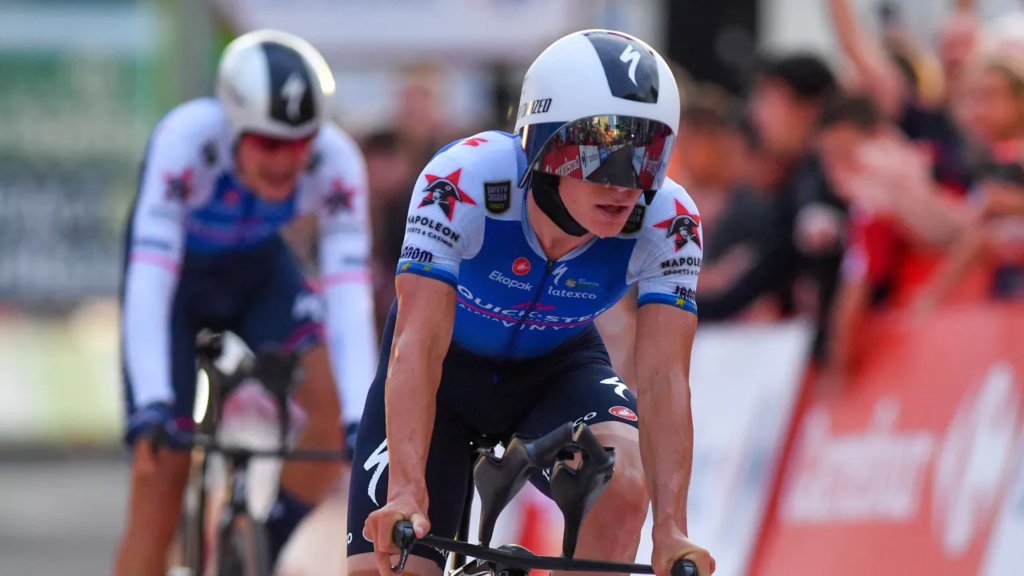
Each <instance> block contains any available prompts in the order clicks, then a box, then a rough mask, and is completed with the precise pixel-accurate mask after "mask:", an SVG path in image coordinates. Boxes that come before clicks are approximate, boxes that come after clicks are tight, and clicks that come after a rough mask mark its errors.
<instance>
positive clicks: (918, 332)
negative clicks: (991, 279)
mask: <svg viewBox="0 0 1024 576" xmlns="http://www.w3.org/2000/svg"><path fill="white" fill-rule="evenodd" d="M876 342H877V349H876V352H874V354H873V356H872V357H871V361H870V365H869V366H867V367H866V368H865V370H864V372H863V373H862V374H861V376H860V377H859V378H858V379H857V380H856V381H854V382H852V383H851V384H850V387H849V389H848V390H847V392H846V393H845V394H844V395H842V396H841V397H837V398H833V399H827V400H822V401H819V402H815V403H812V404H811V406H810V407H809V408H808V410H807V412H806V413H805V414H804V416H803V418H802V420H801V422H800V426H799V428H798V431H797V438H796V442H795V445H794V450H793V453H792V455H791V457H790V458H788V459H787V461H786V463H785V465H784V471H783V476H782V483H781V487H780V494H779V498H778V502H777V509H776V510H775V515H774V516H773V517H772V518H771V519H770V521H769V523H768V526H767V529H766V531H765V534H764V538H765V540H764V542H763V545H762V547H761V551H762V553H761V556H760V558H759V559H758V561H757V562H756V565H755V567H754V569H753V570H752V574H757V575H759V576H761V575H764V576H774V575H783V574H785V575H815V576H817V575H829V576H844V575H850V576H862V575H863V574H871V575H872V576H886V575H890V574H891V575H893V576H896V575H900V576H905V575H908V574H979V573H980V571H981V567H982V565H983V564H984V562H985V557H986V552H987V550H988V548H989V540H990V537H991V536H992V532H993V530H992V529H993V526H994V525H995V521H996V519H998V518H1000V517H1001V516H1006V513H1011V515H1012V516H1015V517H1016V516H1020V517H1021V518H1020V519H1018V521H1019V522H1017V523H1016V525H1019V524H1020V521H1024V509H1021V508H1018V507H1017V506H1014V505H1013V501H1014V498H1010V497H1008V494H1009V493H1010V487H1011V485H1012V484H1013V481H1014V480H1015V477H1016V476H1017V471H1018V469H1019V463H1020V457H1021V451H1022V448H1024V443H1022V438H1024V437H1022V431H1024V427H1022V424H1024V306H1019V305H1018V306H1015V307H998V306H990V307H972V308H968V310H954V311H950V312H948V313H946V314H944V315H943V316H941V317H938V318H935V319H934V320H932V321H930V322H929V323H927V325H922V326H916V327H914V328H912V329H908V328H907V327H906V326H904V325H902V324H900V323H899V322H898V321H895V320H894V321H893V322H892V323H891V324H890V325H887V326H883V327H882V328H881V329H880V333H879V337H878V338H876ZM1006 506H1013V507H1014V508H1017V509H1011V510H1009V511H1007V510H1004V508H1005V507H1006ZM1005 512H1006V513H1005ZM1004 524H1007V523H1006V522H1005V521H1000V525H1004ZM1011 524H1014V523H1011ZM995 540H996V538H992V541H995ZM1019 545H1020V546H1024V542H1020V543H1019ZM1004 566H1006V569H1007V570H1010V567H1009V566H1007V565H1004ZM1013 570H1021V572H1004V570H1002V569H998V570H993V569H992V568H991V567H988V568H987V569H986V570H985V572H986V573H989V574H1002V573H1006V574H1010V573H1013V574H1024V568H1021V567H1020V566H1014V567H1013Z"/></svg>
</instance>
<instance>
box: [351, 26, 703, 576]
mask: <svg viewBox="0 0 1024 576" xmlns="http://www.w3.org/2000/svg"><path fill="white" fill-rule="evenodd" d="M678 123H679V93H678V91H677V88H676V83H675V79H674V78H673V76H672V73H671V72H670V70H669V68H668V66H667V64H666V63H665V61H664V60H663V59H662V58H661V56H660V55H658V54H657V53H656V52H654V50H652V49H651V48H650V47H649V46H647V45H646V44H645V43H643V42H641V41H639V40H637V39H635V38H632V37H629V36H626V35H624V34H619V33H617V32H608V31H600V30H593V31H586V32H579V33H575V34H571V35H569V36H566V37H565V38H562V39H561V40H559V41H557V42H555V43H554V44H553V45H552V46H550V47H549V48H548V49H547V50H545V51H544V53H542V54H541V55H540V56H539V57H538V58H537V60H536V61H535V62H534V63H533V65H532V66H531V67H530V69H529V71H528V72H527V74H526V79H525V81H524V85H523V92H522V98H521V102H520V107H519V110H518V121H517V124H516V130H517V134H516V135H514V136H513V135H509V134H505V133H501V132H484V133H482V134H478V135H476V136H474V137H472V138H468V139H466V140H462V141H460V142H457V143H453V145H450V146H449V147H448V148H446V149H444V150H442V151H441V152H440V153H439V154H438V155H437V156H435V157H434V159H433V160H432V161H431V162H430V163H429V164H428V165H427V167H426V169H425V170H424V171H423V173H422V175H421V177H420V179H419V181H418V183H417V188H416V191H415V193H414V197H413V200H412V204H411V206H410V209H409V216H408V220H407V222H408V224H407V228H406V235H405V246H404V248H403V251H402V259H401V261H400V263H399V266H398V276H397V279H396V284H397V292H398V299H397V304H396V307H395V308H393V309H392V313H391V315H390V317H389V319H388V324H387V327H386V329H385V340H384V342H383V344H382V347H381V356H380V363H379V365H378V371H377V377H376V379H375V380H374V382H373V385H372V386H371V387H370V391H369V394H368V396H367V403H366V407H365V409H364V418H363V422H362V424H361V428H360V431H359V437H358V439H357V442H356V454H355V465H354V469H353V475H352V484H351V487H350V491H349V524H348V526H349V530H350V531H351V532H350V533H349V535H348V542H349V544H348V554H349V560H348V574H349V576H369V575H371V574H375V573H377V572H378V571H379V572H380V573H381V574H387V573H389V563H391V562H392V559H391V558H389V557H388V555H389V554H395V553H397V548H396V547H395V546H394V544H393V543H392V527H393V526H394V525H395V523H396V522H397V521H399V520H402V519H409V520H411V521H412V522H413V525H414V527H415V531H416V534H417V536H422V535H424V534H425V533H426V532H427V531H428V530H429V531H430V532H432V533H433V534H436V535H438V536H444V537H452V536H454V534H455V532H456V529H457V527H458V523H459V519H460V516H461V509H462V505H463V502H464V497H465V491H466V490H467V488H468V486H467V482H468V472H469V466H470V459H469V457H468V445H469V442H470V441H471V440H472V439H474V438H475V437H477V436H479V435H481V434H485V435H490V436H493V437H498V438H507V437H508V436H509V435H511V434H512V433H518V434H521V435H527V436H539V435H542V434H545V433H547V432H550V431H551V430H553V429H554V428H556V427H558V426H559V425H561V424H564V423H565V422H568V421H583V422H586V423H587V424H588V425H589V426H590V428H591V429H592V430H593V431H594V433H595V434H596V435H597V437H598V438H599V439H600V440H601V442H602V443H603V444H605V445H606V446H613V447H615V449H616V467H615V474H614V475H613V477H612V480H611V483H610V484H609V486H608V488H607V489H606V491H605V492H604V494H603V496H602V497H601V499H600V500H599V501H598V503H597V505H596V506H595V507H594V509H593V510H592V511H591V512H590V514H589V516H588V517H587V520H586V522H585V523H584V524H583V527H582V530H581V532H580V537H579V544H578V548H577V557H579V558H596V559H604V560H616V561H632V560H633V559H634V558H635V556H636V552H637V547H638V545H639V539H640V530H641V527H642V525H643V523H644V520H645V516H646V513H647V507H648V502H649V499H648V495H650V498H651V499H653V503H654V533H653V537H654V558H653V559H652V564H653V566H654V568H655V570H656V571H657V573H658V574H659V576H668V574H669V569H670V567H671V565H672V564H673V563H674V562H675V561H676V560H678V559H681V558H686V559H690V560H692V561H693V562H695V563H696V565H697V567H698V570H699V573H700V574H701V576H707V575H709V574H711V572H712V570H713V569H714V561H713V560H712V559H711V556H710V555H709V554H708V552H707V551H705V550H703V549H701V548H700V547H698V546H697V545H695V544H694V543H693V542H691V541H690V540H689V539H688V538H687V537H686V504H687V501H686V498H687V492H688V488H689V480H690V467H691V460H692V449H693V429H692V419H691V414H690V394H689V383H688V373H689V363H690V349H691V346H692V344H693V338H694V333H695V331H696V327H697V316H696V307H695V306H694V303H693V302H694V290H695V287H696V285H697V276H698V273H699V271H700V261H701V254H702V250H701V241H702V236H701V226H700V216H699V215H698V213H697V209H696V207H695V206H694V204H693V201H692V200H691V199H690V197H689V195H687V193H686V192H685V191H684V190H683V189H682V187H680V186H679V185H678V184H675V183H674V182H671V181H669V180H667V179H665V177H664V174H665V170H666V166H667V164H668V160H669V158H670V157H671V152H672V143H673V140H674V137H675V131H676V129H677V126H678ZM634 283H638V284H639V305H640V309H639V312H638V320H637V335H636V366H637V380H638V381H637V385H638V390H639V398H637V397H635V396H634V395H633V394H632V393H631V392H630V391H629V390H628V389H627V388H626V385H625V384H623V383H622V381H621V380H620V379H619V377H618V376H617V375H616V373H615V371H614V370H613V369H612V366H611V363H610V361H609V358H608V353H607V351H606V350H605V348H604V344H603V343H602V342H601V338H600V336H599V335H598V332H597V330H596V328H595V327H594V325H593V319H594V318H595V317H596V316H597V315H598V314H600V313H601V312H603V311H605V310H607V309H608V308H610V307H611V306H612V305H613V304H614V303H615V302H616V301H618V300H619V299H620V298H621V297H622V296H623V295H624V294H625V293H626V291H627V289H628V288H629V286H630V285H631V284H634ZM638 415H639V418H638ZM533 480H534V482H535V484H536V485H537V487H538V488H540V489H541V490H542V491H546V489H547V486H546V481H545V479H544V477H543V475H540V474H538V475H537V477H535V478H534V479H533ZM413 554H417V555H419V556H411V557H410V558H409V562H408V564H407V570H408V571H409V572H410V573H413V574H416V575H419V576H426V575H436V574H439V573H440V570H441V565H442V561H443V558H442V556H441V554H440V553H439V552H437V551H435V550H433V549H426V550H424V549H421V548H415V549H414V550H413Z"/></svg>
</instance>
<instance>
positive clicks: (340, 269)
mask: <svg viewBox="0 0 1024 576" xmlns="http://www.w3.org/2000/svg"><path fill="white" fill-rule="evenodd" d="M325 131H328V133H327V134H326V135H325V137H323V138H321V140H320V143H319V144H320V148H321V149H320V150H319V154H320V155H321V157H320V160H319V166H318V168H317V172H318V174H317V178H316V179H315V180H314V181H313V186H315V187H316V188H317V190H316V193H315V194H314V198H317V199H318V201H317V202H316V205H315V206H314V207H313V208H314V211H315V212H316V213H317V216H318V221H319V224H320V250H319V253H320V273H321V288H322V290H323V296H324V299H325V300H326V302H327V326H326V328H327V341H328V348H329V351H330V355H331V368H332V371H333V374H334V381H335V385H336V386H337V388H338V396H339V398H340V399H341V405H342V414H341V418H342V424H351V423H354V422H358V421H359V419H360V418H361V417H362V413H363V405H364V404H365V403H366V393H367V391H368V390H369V388H370V384H371V383H372V382H373V377H374V374H375V372H376V368H377V362H376V361H377V353H378V342H377V329H376V326H375V319H374V310H373V292H372V286H371V283H370V273H369V258H370V224H369V207H368V198H367V184H366V163H365V160H364V159H363V156H362V153H361V152H360V151H359V148H358V146H357V145H356V144H355V143H354V142H353V141H352V140H351V139H349V138H348V137H347V136H345V135H344V134H342V133H340V132H338V131H337V129H335V128H333V127H331V126H329V127H326V128H325Z"/></svg>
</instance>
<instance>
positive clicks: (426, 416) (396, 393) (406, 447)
mask: <svg viewBox="0 0 1024 576" xmlns="http://www.w3.org/2000/svg"><path fill="white" fill-rule="evenodd" d="M443 359H444V353H443V351H442V352H441V353H440V356H438V351H437V350H436V347H435V346H431V344H430V343H429V342H422V341H421V338H418V337H412V338H401V337H396V339H395V343H394V346H393V347H392V351H391V365H390V368H389V370H388V380H387V387H386V389H385V394H384V398H385V406H386V408H385V410H386V414H387V438H388V454H389V458H388V459H389V463H390V466H391V471H390V476H389V479H388V499H389V500H391V499H394V498H397V497H399V496H406V497H407V496H412V497H413V498H414V499H415V500H416V501H419V502H426V499H427V494H426V484H425V481H424V477H425V474H426V468H427V454H428V452H429V449H430V439H431V436H432V434H433V430H434V415H435V402H436V397H437V388H438V385H439V383H440V381H441V365H442V362H443Z"/></svg>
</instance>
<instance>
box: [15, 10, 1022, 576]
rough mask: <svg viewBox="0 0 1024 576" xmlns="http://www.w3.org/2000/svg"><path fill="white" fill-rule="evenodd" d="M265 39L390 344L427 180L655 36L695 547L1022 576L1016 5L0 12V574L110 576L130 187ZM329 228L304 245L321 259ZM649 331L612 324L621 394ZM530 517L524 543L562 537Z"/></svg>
mask: <svg viewBox="0 0 1024 576" xmlns="http://www.w3.org/2000/svg"><path fill="white" fill-rule="evenodd" d="M263 27H274V28H280V29H283V30H286V31H289V32H293V33H296V34H299V35H301V36H303V37H305V38H306V39H308V40H309V41H311V42H312V43H313V44H314V45H315V46H317V48H319V49H320V50H321V52H323V54H324V56H325V57H326V58H327V60H328V62H329V63H330V64H331V66H332V69H333V71H334V74H335V76H336V78H337V83H338V92H337V99H338V101H337V104H336V110H337V114H336V118H335V120H336V122H337V123H338V124H339V125H340V126H341V127H342V128H343V129H344V130H346V131H347V132H349V133H350V134H352V135H353V136H354V137H356V138H357V140H358V141H359V142H360V143H361V146H362V148H363V152H364V154H365V156H366V160H367V165H368V170H369V184H370V189H371V204H372V206H373V209H372V214H373V229H374V249H373V269H374V279H375V289H376V298H377V303H378V312H379V313H378V318H379V325H380V326H381V327H383V325H384V322H383V319H384V318H385V316H386V314H387V310H388V307H389V306H390V304H391V301H392V299H393V298H394V281H393V277H394V269H395V264H396V262H397V259H398V256H399V252H400V249H401V243H402V237H403V234H404V232H403V230H404V224H403V222H404V219H405V212H406V209H407V206H408V200H409V196H410V194H411V193H412V189H411V186H412V184H413V183H414V181H415V179H416V177H417V175H418V173H419V171H420V170H421V169H422V167H423V166H424V165H425V163H426V161H427V160H428V159H429V158H430V157H431V156H432V155H433V154H434V153H435V152H436V151H437V150H438V149H439V148H440V147H442V146H443V145H445V144H447V143H448V142H450V141H452V140H453V139H456V138H460V137H465V136H469V135H471V134H473V133H475V132H477V131H479V130H483V129H501V130H511V128H512V126H513V125H514V121H513V119H512V118H511V111H512V110H513V109H514V108H515V107H516V106H517V105H518V96H519V89H520V83H521V79H522V76H523V73H524V72H525V70H526V67H527V66H528V65H529V63H530V62H531V61H532V59H533V58H534V57H535V56H536V55H537V54H538V53H539V52H540V51H541V50H542V49H543V48H544V47H545V46H546V45H547V44H549V43H550V42H552V41H553V40H555V39H556V38H558V37H560V36H561V35H564V34H566V33H568V32H571V31H575V30H579V29H584V28H613V29H617V30H621V31H624V32H627V33H631V34H634V35H637V36H638V37H640V38H642V39H644V40H646V41H647V42H648V43H649V44H651V45H652V46H654V47H655V48H657V49H658V50H659V51H660V52H661V53H662V55H664V56H665V57H666V58H667V59H668V60H670V61H671V62H672V63H673V65H674V66H675V67H676V80H677V81H678V82H679V84H680V87H681V90H682V93H683V110H682V124H681V126H680V135H679V139H678V142H677V144H676V150H675V153H674V158H673V164H672V167H671V170H670V174H669V175H670V177H672V178H673V179H675V180H676V181H678V182H680V183H681V184H683V185H684V186H685V187H686V188H687V190H688V191H689V193H690V195H691V196H692V197H693V198H694V200H695V201H696V203H697V205H698V207H699V209H700V212H701V218H702V223H703V225H704V230H705V235H706V240H705V247H704V248H705V252H704V263H703V269H702V273H701V278H700V283H699V288H698V307H699V309H700V318H701V327H700V329H699V331H698V342H697V345H696V349H695V352H694V355H695V358H694V367H693V375H692V380H693V388H694V419H695V426H696V429H697V447H696V449H695V464H694V479H693V483H692V486H691V495H690V499H691V506H690V508H691V510H690V514H691V517H690V527H691V536H693V537H694V538H695V539H697V540H698V542H700V543H702V544H703V545H705V546H706V547H708V548H709V549H710V550H711V552H712V553H713V554H714V555H715V556H716V557H717V558H718V563H719V568H720V570H719V573H720V574H727V575H728V574H736V575H739V574H794V573H795V574H808V575H810V574H851V575H852V574H861V573H863V571H866V570H871V573H872V574H882V575H885V574H900V575H910V574H926V573H928V574H943V573H954V572H955V573H962V574H991V575H995V574H999V575H1004V574H1005V575H1010V574H1020V573H1021V571H1020V570H1021V569H1020V566H1024V556H1022V554H1024V552H1022V551H1021V549H1022V547H1021V546H1020V543H1021V542H1024V463H1022V458H1021V455H1022V452H1024V168H1021V166H1022V165H1024V3H1021V2H1019V1H1017V0H973V1H972V0H885V1H882V0H716V1H715V2H704V1H698V0H419V1H417V2H410V1H408V0H374V1H372V2H370V1H366V0H332V1H327V0H287V1H285V0H0V77H2V78H3V81H0V575H3V574H71V573H74V574H79V575H83V574H109V573H110V570H111V560H112V555H113V551H114V546H115V545H116V542H117V538H118V537H119V534H120V530H121V526H122V523H123V517H124V510H125V500H126V486H127V458H126V455H125V454H124V451H123V450H122V449H121V447H120V434H121V427H122V420H123V414H122V387H121V383H120V371H119V362H120V359H119V344H118V337H119V334H118V332H119V326H118V303H117V297H118V290H119V283H120V269H121V258H122V254H121V252H122V249H123V246H122V236H123V228H124V225H125V223H126V219H127V216H128V211H129V208H130V206H131V204H132V202H133V199H134V196H135V194H136V189H135V188H136V187H135V183H136V179H137V177H138V168H139V162H140V160H141V157H142V153H143V148H144V145H145V141H146V139H147V137H148V134H149V131H150V130H151V129H152V128H153V126H154V125H155V123H156V122H157V120H158V119H159V118H160V117H161V116H162V115H163V114H164V113H165V112H166V111H168V110H169V109H170V108H171V107H173V106H175V105H177V104H178V103H181V102H183V101H185V100H187V99H190V98H194V97H199V96H206V95H210V94H212V91H213V81H214V71H215V69H216V63H217V58H218V56H219V53H220V50H221V49H222V48H223V47H224V46H225V45H226V44H227V42H228V41H230V40H231V39H232V38H233V37H234V36H235V35H236V34H238V33H240V32H243V31H248V30H251V29H256V28H263ZM310 226H311V224H310V223H308V222H298V223H296V225H295V226H293V227H292V228H291V229H289V230H287V231H286V235H287V237H288V238H289V240H290V241H291V243H292V244H293V246H294V247H295V249H296V252H297V253H298V254H300V256H301V255H304V254H307V253H308V249H309V239H310V238H312V237H313V236H312V235H311V234H309V227H310ZM634 313H635V299H634V300H632V301H630V299H629V298H627V299H626V300H625V301H624V302H623V303H622V304H621V305H620V306H617V307H616V308H615V309H613V310H612V311H610V312H608V313H607V314H606V315H605V316H603V317H602V318H601V319H600V321H599V327H600V328H601V330H602V332H603V333H604V335H605V337H606V340H607V341H608V345H609V348H610V350H611V352H612V355H613V359H614V361H615V363H616V366H617V368H618V369H619V371H620V373H622V375H623V377H624V379H625V380H626V381H627V382H630V383H631V382H632V378H631V375H632V373H633V367H632V341H633V340H632V339H633V322H632V320H633V316H634ZM522 506H523V507H525V508H524V509H528V508H529V507H530V506H537V507H540V508H541V509H543V507H544V506H545V505H544V504H543V503H537V502H533V501H529V502H525V503H523V504H522ZM521 512H522V510H520V513H519V515H518V516H516V515H515V514H513V515H512V517H513V519H512V520H509V521H510V522H519V524H516V527H515V530H519V532H515V530H513V531H512V532H513V533H514V534H518V537H519V538H520V539H522V538H526V537H530V538H534V540H536V541H543V540H544V538H546V537H547V536H544V535H545V534H548V533H551V532H552V530H551V529H550V527H549V526H547V525H546V524H545V522H544V521H542V522H541V523H540V524H538V523H537V520H536V518H537V516H536V515H530V514H523V513H521ZM548 513H550V510H548ZM528 517H529V518H534V520H531V521H527V520H520V518H528ZM539 517H540V518H542V519H543V518H545V517H544V516H543V514H541V516H539ZM325 522H326V523H325V524H324V526H325V528H323V529H322V530H321V531H320V532H319V533H318V534H313V535H312V536H311V535H308V534H307V536H306V537H307V538H309V539H310V541H313V540H315V539H317V538H319V540H318V543H316V544H311V545H310V546H311V547H310V548H308V549H304V551H303V552H301V553H299V552H295V553H293V555H292V556H293V558H299V560H295V561H294V566H295V567H294V568H293V570H292V571H293V572H294V573H295V574H319V573H329V572H327V571H325V570H324V569H323V567H322V564H323V563H320V564H321V566H320V568H319V570H320V571H317V570H318V569H317V568H316V566H317V562H316V561H308V562H307V563H306V564H303V562H302V558H305V559H307V560H310V559H314V560H315V557H316V555H317V554H321V553H323V554H333V555H334V556H337V555H338V550H339V549H341V548H342V547H341V546H340V545H335V544H334V543H335V542H338V543H340V542H341V540H340V538H341V536H340V534H343V533H344V532H341V531H340V530H343V522H342V528H340V529H337V530H338V531H337V534H335V532H334V531H333V530H335V528H328V527H329V526H331V524H330V521H325ZM531 522H532V523H531ZM551 522H556V520H551ZM311 531H312V532H315V530H312V529H311ZM307 532H310V531H307ZM531 541H533V540H531ZM538 545H539V546H541V547H543V544H538ZM318 546H319V548H318ZM642 546H649V538H646V539H645V541H644V543H643V544H642ZM645 553H646V554H649V548H642V549H641V553H640V557H641V560H643V561H646V559H645V558H643V556H644V554H645ZM311 566H312V567H311Z"/></svg>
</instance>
